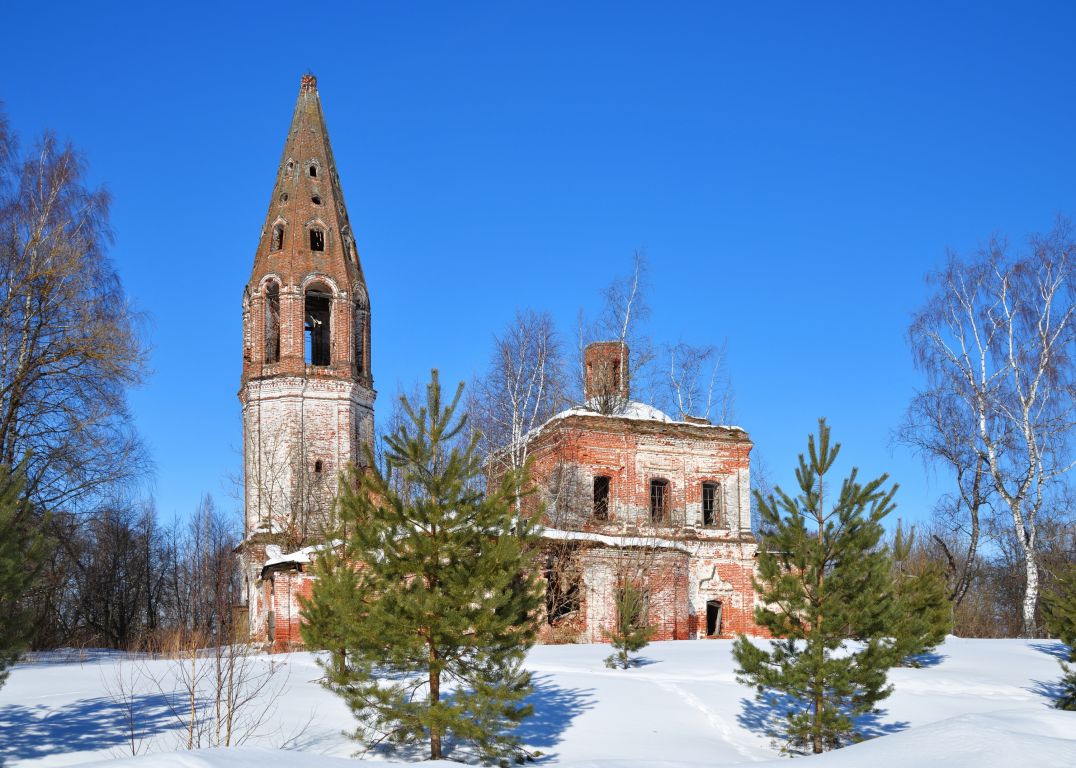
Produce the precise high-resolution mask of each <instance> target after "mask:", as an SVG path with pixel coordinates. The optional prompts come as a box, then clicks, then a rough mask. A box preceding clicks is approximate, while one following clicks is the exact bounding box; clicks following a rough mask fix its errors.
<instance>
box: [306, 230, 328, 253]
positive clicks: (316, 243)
mask: <svg viewBox="0 0 1076 768" xmlns="http://www.w3.org/2000/svg"><path fill="white" fill-rule="evenodd" d="M310 250H312V251H324V250H325V233H324V232H323V231H321V230H320V229H311V230H310Z"/></svg>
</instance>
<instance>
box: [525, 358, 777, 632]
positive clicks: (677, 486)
mask: <svg viewBox="0 0 1076 768" xmlns="http://www.w3.org/2000/svg"><path fill="white" fill-rule="evenodd" d="M620 346H621V345H611V344H607V343H606V344H602V345H600V346H598V348H597V349H596V350H595V349H593V348H588V350H587V362H588V370H589V371H592V372H593V371H606V372H608V371H615V370H616V369H615V368H614V367H613V365H612V363H611V362H610V361H608V360H603V359H602V356H603V355H604V356H616V358H617V359H626V356H627V351H626V350H622V349H621V348H620ZM606 379H608V380H609V381H611V382H612V383H613V384H615V385H616V386H615V390H618V391H619V393H620V394H622V395H623V396H624V400H623V402H621V403H619V404H617V408H616V412H614V413H611V414H608V415H603V414H601V413H598V412H596V410H594V409H593V408H594V406H593V405H592V407H591V408H590V409H588V408H575V409H572V410H569V411H566V412H564V413H562V414H560V415H558V416H557V417H555V418H554V419H552V420H551V421H550V422H549V423H547V424H546V425H544V426H543V427H542V428H541V429H540V430H539V431H538V432H537V434H535V435H533V436H532V437H531V438H530V439H531V446H530V449H531V450H530V455H531V459H532V468H531V474H532V477H533V479H534V482H535V484H536V486H537V489H538V492H537V493H536V494H533V495H532V496H531V497H529V498H528V500H527V503H528V505H529V510H530V512H531V513H532V514H535V513H537V510H538V508H539V506H541V507H542V510H543V511H542V514H543V515H544V519H545V522H546V524H547V525H548V527H549V528H550V533H549V534H548V536H549V538H548V541H547V545H546V546H547V547H548V548H550V549H551V550H552V551H553V555H552V559H553V560H557V559H558V558H557V557H556V550H557V549H558V548H563V547H564V546H565V543H566V542H570V545H571V547H572V548H573V550H575V552H574V554H573V565H572V567H573V569H574V571H577V572H578V573H579V574H580V578H581V582H582V587H583V592H584V595H583V599H581V600H580V601H579V604H580V605H581V606H582V605H584V604H585V613H582V614H578V613H573V612H572V611H568V610H561V611H557V612H556V616H550V617H549V619H550V621H549V626H548V627H547V628H546V630H545V634H546V635H547V636H557V637H559V638H561V639H563V634H564V633H563V632H558V631H557V625H558V624H559V623H565V624H567V625H569V626H571V627H573V628H577V630H578V632H579V636H580V638H581V639H585V640H589V641H602V640H606V639H607V638H608V630H609V628H610V627H612V626H613V622H614V621H615V607H614V597H615V591H616V589H617V585H618V584H620V583H622V582H624V581H625V580H630V581H632V582H634V583H636V584H637V585H640V586H641V587H642V588H643V590H644V592H645V593H646V594H647V597H648V602H649V619H650V621H651V624H652V626H653V627H654V630H655V635H654V637H655V638H656V639H667V640H677V639H687V638H690V637H729V636H731V635H733V634H735V633H737V632H746V633H748V634H759V629H758V627H757V626H756V625H755V623H754V619H753V614H754V605H755V593H754V588H753V585H752V576H753V574H754V569H755V555H756V552H757V544H756V542H755V539H754V536H753V535H752V533H751V527H750V453H751V447H752V444H751V441H750V439H749V438H748V436H747V433H746V432H745V431H744V430H742V429H740V428H738V427H727V426H717V425H711V424H709V423H707V422H705V421H704V420H701V419H695V420H693V421H692V422H674V421H672V420H670V419H669V418H668V417H667V416H665V415H664V414H662V413H660V412H659V411H656V410H655V409H653V408H650V407H649V406H646V405H643V404H640V403H633V402H631V401H630V400H627V399H626V395H627V392H626V389H625V388H623V385H622V384H621V381H620V380H619V379H617V378H616V377H614V376H613V375H612V374H602V376H601V377H600V378H599V377H598V376H597V375H593V374H592V377H591V378H590V379H588V389H589V387H590V386H592V385H590V384H589V382H590V381H600V382H602V384H603V385H607V384H608V383H609V382H608V381H606ZM606 392H608V389H606ZM588 394H592V392H591V391H588ZM593 400H594V398H591V399H590V401H589V402H593ZM560 559H562V560H563V558H560ZM579 610H580V611H582V608H580V609H579Z"/></svg>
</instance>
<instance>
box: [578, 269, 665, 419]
mask: <svg viewBox="0 0 1076 768" xmlns="http://www.w3.org/2000/svg"><path fill="white" fill-rule="evenodd" d="M646 269H647V266H646V258H645V257H644V255H643V253H642V252H641V251H636V252H635V255H634V258H633V260H632V269H631V272H630V273H629V274H628V275H626V276H624V277H621V278H618V279H616V280H613V281H612V282H611V283H610V284H609V285H608V287H606V289H605V290H604V291H603V292H602V298H603V304H602V309H601V312H600V313H599V314H598V316H597V318H596V319H595V320H594V321H593V322H590V323H588V322H586V320H585V315H584V314H583V313H580V316H579V350H578V354H579V387H580V391H581V392H585V391H586V382H587V371H586V360H585V354H584V350H585V349H586V347H587V345H588V344H589V343H590V342H592V341H616V342H620V349H621V353H620V360H619V361H618V363H619V365H618V368H617V370H619V371H621V372H622V374H621V375H623V376H624V377H625V379H624V380H625V382H626V383H627V391H628V397H631V392H632V390H633V388H636V389H637V388H638V386H639V385H640V384H642V383H643V382H642V381H641V380H642V378H643V374H644V372H645V371H647V369H648V366H649V365H650V363H651V362H652V361H653V359H654V353H653V349H652V344H651V342H650V338H649V337H648V336H647V335H646V334H645V333H644V332H643V322H644V321H645V320H646V318H647V317H648V316H649V314H650V308H649V306H648V305H647V302H646V292H645V286H646ZM598 389H599V390H600V391H601V392H602V394H601V396H599V397H597V398H595V399H594V402H590V403H586V405H587V406H588V407H590V408H594V409H595V410H597V411H598V412H599V413H603V414H613V413H617V412H619V411H621V410H623V408H624V406H625V405H626V404H627V398H625V397H624V396H623V395H622V394H621V391H620V388H619V387H614V386H605V387H599V388H598Z"/></svg>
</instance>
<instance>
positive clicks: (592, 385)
mask: <svg viewBox="0 0 1076 768" xmlns="http://www.w3.org/2000/svg"><path fill="white" fill-rule="evenodd" d="M583 363H584V365H585V367H586V382H585V384H586V386H585V387H584V390H585V391H584V398H585V399H586V401H587V402H590V401H591V400H595V399H607V398H610V397H614V398H617V399H620V400H627V399H628V395H629V394H630V393H629V388H628V376H627V372H628V370H629V369H628V345H627V344H624V343H623V342H620V341H595V342H593V343H592V344H588V345H587V347H586V349H585V350H583Z"/></svg>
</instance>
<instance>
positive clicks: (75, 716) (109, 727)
mask: <svg viewBox="0 0 1076 768" xmlns="http://www.w3.org/2000/svg"><path fill="white" fill-rule="evenodd" d="M131 706H132V708H133V711H134V732H135V734H136V738H137V739H138V740H140V741H141V742H143V743H144V742H145V741H146V740H147V739H150V738H152V737H153V736H155V735H157V734H159V733H162V732H164V731H169V730H172V729H174V728H176V720H175V717H174V716H173V714H172V708H171V706H170V705H169V698H168V697H167V696H165V695H164V694H160V693H156V694H147V695H143V696H135V697H133V701H132V703H131ZM131 732H132V728H131V722H130V714H129V711H128V710H127V708H126V707H124V706H123V705H122V704H120V703H119V702H117V701H115V700H113V699H110V698H107V697H99V698H94V699H80V700H79V701H75V702H72V703H71V704H68V705H67V706H65V707H61V708H59V709H53V708H50V707H44V706H40V705H39V706H23V705H21V704H11V705H8V706H4V707H0V765H4V763H5V761H6V760H36V759H38V758H42V757H46V756H49V755H56V754H62V753H65V752H81V751H83V750H100V749H109V748H121V749H127V748H128V745H129V743H130V739H131Z"/></svg>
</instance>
